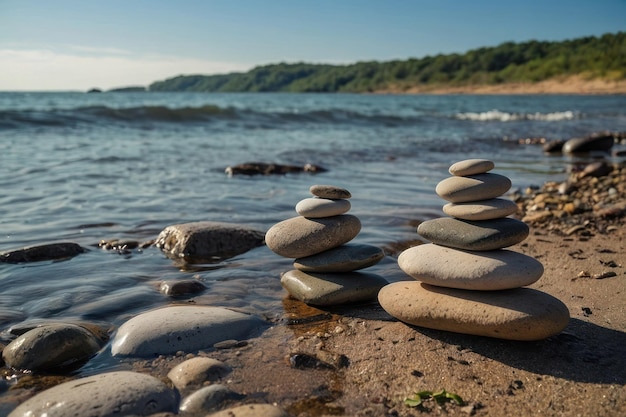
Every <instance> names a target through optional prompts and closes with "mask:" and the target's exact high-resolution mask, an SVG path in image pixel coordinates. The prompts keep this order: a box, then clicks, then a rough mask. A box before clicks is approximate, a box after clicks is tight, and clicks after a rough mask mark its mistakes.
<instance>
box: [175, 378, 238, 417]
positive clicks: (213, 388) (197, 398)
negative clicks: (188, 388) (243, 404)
mask: <svg viewBox="0 0 626 417" xmlns="http://www.w3.org/2000/svg"><path fill="white" fill-rule="evenodd" d="M243 397H244V396H243V395H241V394H238V393H236V392H235V391H233V390H231V389H230V388H228V387H226V386H225V385H221V384H215V385H209V386H208V387H203V388H200V389H199V390H198V391H195V392H194V393H193V394H191V395H189V396H188V397H185V398H183V400H182V401H181V403H180V408H179V410H180V411H182V412H183V413H201V412H206V411H215V410H217V409H219V408H220V406H221V405H222V403H224V402H225V401H228V400H240V399H242V398H243Z"/></svg>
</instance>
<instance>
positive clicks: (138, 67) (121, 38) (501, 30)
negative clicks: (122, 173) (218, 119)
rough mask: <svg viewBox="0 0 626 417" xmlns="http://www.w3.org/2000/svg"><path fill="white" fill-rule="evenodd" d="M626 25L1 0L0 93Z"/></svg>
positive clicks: (593, 6) (563, 11) (583, 14)
mask: <svg viewBox="0 0 626 417" xmlns="http://www.w3.org/2000/svg"><path fill="white" fill-rule="evenodd" d="M618 31H626V0H595V1H591V0H523V1H518V0H515V1H509V0H497V1H492V0H413V1H410V0H378V1H371V0H309V1H301V0H290V1H287V0H256V1H255V0H204V1H200V0H168V1H165V0H104V1H96V0H54V1H51V0H0V68H1V70H0V91H7V90H13V91H15V90H36V91H42V90H86V89H89V88H92V87H99V88H103V89H108V88H113V87H121V86H128V85H148V84H149V83H151V82H153V81H157V80H162V79H165V78H169V77H173V76H176V75H180V74H215V73H226V72H233V71H246V70H248V69H251V68H253V67H254V66H257V65H262V64H268V63H278V62H312V63H333V64H343V63H352V62H357V61H364V60H378V61H387V60H392V59H407V58H412V57H413V58H421V57H424V56H426V55H436V54H439V53H443V54H447V53H453V52H461V53H462V52H465V51H467V50H470V49H475V48H479V47H482V46H496V45H499V44H500V43H502V42H506V41H514V42H523V41H527V40H531V39H536V40H548V41H558V40H564V39H573V38H578V37H582V36H592V35H593V36H598V35H602V34H604V33H615V32H618Z"/></svg>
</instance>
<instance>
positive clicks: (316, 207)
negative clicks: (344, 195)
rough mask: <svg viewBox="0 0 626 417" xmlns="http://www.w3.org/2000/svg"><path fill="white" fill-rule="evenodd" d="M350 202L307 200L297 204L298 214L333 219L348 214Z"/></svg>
mask: <svg viewBox="0 0 626 417" xmlns="http://www.w3.org/2000/svg"><path fill="white" fill-rule="evenodd" d="M349 210H350V201H349V200H331V199H328V198H319V197H314V198H305V199H304V200H301V201H299V202H298V204H296V213H298V214H299V215H301V216H304V217H309V218H320V217H331V216H338V215H340V214H344V213H347V212H348V211H349Z"/></svg>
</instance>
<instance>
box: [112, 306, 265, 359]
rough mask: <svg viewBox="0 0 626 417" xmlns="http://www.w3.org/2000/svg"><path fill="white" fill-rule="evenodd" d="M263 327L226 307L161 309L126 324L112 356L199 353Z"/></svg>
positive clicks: (258, 320) (250, 318)
mask: <svg viewBox="0 0 626 417" xmlns="http://www.w3.org/2000/svg"><path fill="white" fill-rule="evenodd" d="M263 323H264V322H263V321H262V320H261V319H260V318H258V317H256V316H253V315H249V314H244V313H239V312H236V311H232V310H229V309H227V308H222V307H204V306H172V307H165V308H160V309H156V310H152V311H148V312H146V313H143V314H140V315H138V316H135V317H133V318H132V319H130V320H128V321H127V322H125V323H124V324H122V325H121V326H120V328H119V329H118V331H117V333H116V334H115V337H114V338H113V341H112V345H111V354H112V355H113V356H141V357H152V356H158V355H167V354H172V353H176V352H178V351H183V352H195V351H198V350H200V349H204V348H209V347H211V346H213V344H215V343H217V342H221V341H223V340H228V339H241V338H245V337H248V336H249V334H250V333H251V332H253V331H254V330H256V329H258V328H259V327H261V326H262V325H263Z"/></svg>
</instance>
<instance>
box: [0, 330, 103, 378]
mask: <svg viewBox="0 0 626 417" xmlns="http://www.w3.org/2000/svg"><path fill="white" fill-rule="evenodd" d="M100 347H101V346H100V340H99V339H98V338H97V337H96V336H95V335H94V334H93V333H91V332H90V331H89V330H87V329H85V328H83V327H81V326H77V325H74V324H66V323H55V324H46V325H43V326H41V327H35V328H34V329H32V330H29V331H27V332H26V333H24V334H22V335H21V336H19V337H18V338H16V339H15V340H13V341H12V342H11V343H9V344H8V345H7V346H6V347H5V348H4V350H3V352H2V358H3V359H4V361H5V363H6V364H7V365H9V366H10V367H12V368H16V369H28V370H31V371H43V370H51V369H55V368H68V369H71V368H73V367H77V366H80V365H82V364H83V363H85V362H86V361H87V360H88V359H89V358H90V357H91V356H93V355H95V354H96V352H98V350H100Z"/></svg>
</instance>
